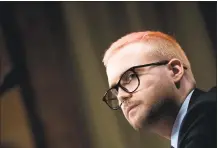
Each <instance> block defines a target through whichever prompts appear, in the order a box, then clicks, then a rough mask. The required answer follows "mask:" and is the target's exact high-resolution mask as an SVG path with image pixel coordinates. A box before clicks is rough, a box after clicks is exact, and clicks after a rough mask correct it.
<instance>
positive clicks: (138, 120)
mask: <svg viewBox="0 0 218 148" xmlns="http://www.w3.org/2000/svg"><path fill="white" fill-rule="evenodd" d="M145 115H146V114H145V113H143V114H142V115H136V116H135V117H134V118H132V119H130V124H131V126H132V127H133V128H134V129H135V130H137V131H138V130H140V129H142V128H144V125H145V124H144V123H145V120H146V116H145Z"/></svg>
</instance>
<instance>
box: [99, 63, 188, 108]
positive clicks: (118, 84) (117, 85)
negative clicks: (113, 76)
mask: <svg viewBox="0 0 218 148" xmlns="http://www.w3.org/2000/svg"><path fill="white" fill-rule="evenodd" d="M168 63H169V61H168V60H164V61H160V62H155V63H149V64H143V65H137V66H133V67H131V68H129V69H127V70H126V71H125V72H124V73H123V74H122V75H121V76H120V80H119V81H118V83H117V84H116V85H114V86H112V87H111V88H109V89H108V90H107V91H106V93H105V94H104V96H103V98H102V101H104V102H105V103H106V104H107V105H108V106H109V107H110V108H111V109H113V110H118V109H120V107H121V105H122V103H123V102H122V103H120V105H118V106H117V107H112V106H110V105H109V103H108V102H107V101H108V100H107V99H106V95H107V94H108V92H109V91H110V90H111V89H116V90H118V88H119V87H120V88H122V89H123V90H124V91H125V92H127V93H133V92H135V91H136V90H137V89H138V87H139V85H140V79H139V76H138V74H137V73H136V72H135V69H136V68H141V67H148V66H161V65H166V64H168ZM184 69H187V68H186V67H185V66H184ZM128 71H131V72H133V73H134V74H136V77H137V79H138V86H137V87H136V88H135V89H134V90H133V91H128V90H127V89H126V88H125V87H123V86H122V85H120V81H121V79H122V77H123V76H124V75H125V74H126V72H128ZM110 100H112V99H110Z"/></svg>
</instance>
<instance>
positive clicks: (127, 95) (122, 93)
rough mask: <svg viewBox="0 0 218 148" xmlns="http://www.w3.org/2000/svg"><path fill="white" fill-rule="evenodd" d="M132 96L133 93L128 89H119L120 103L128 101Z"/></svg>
mask: <svg viewBox="0 0 218 148" xmlns="http://www.w3.org/2000/svg"><path fill="white" fill-rule="evenodd" d="M130 97H131V93H128V92H126V91H124V90H123V89H122V88H119V89H118V95H117V98H118V100H119V102H120V103H122V102H124V101H126V100H127V99H129V98H130Z"/></svg>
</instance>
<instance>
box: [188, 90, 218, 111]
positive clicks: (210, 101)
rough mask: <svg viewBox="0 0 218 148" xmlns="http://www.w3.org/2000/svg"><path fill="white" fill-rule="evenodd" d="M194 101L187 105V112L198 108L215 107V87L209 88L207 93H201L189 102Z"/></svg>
mask: <svg viewBox="0 0 218 148" xmlns="http://www.w3.org/2000/svg"><path fill="white" fill-rule="evenodd" d="M195 91H199V89H196V90H195ZM192 99H193V100H194V101H193V103H192V104H190V105H189V109H188V111H189V110H193V109H195V108H198V107H203V106H204V107H209V106H211V105H212V106H214V107H215V106H216V105H217V104H216V102H217V87H213V88H211V89H210V90H209V91H208V92H204V93H201V94H200V95H198V97H196V98H192V97H191V100H192ZM212 106H211V107H212Z"/></svg>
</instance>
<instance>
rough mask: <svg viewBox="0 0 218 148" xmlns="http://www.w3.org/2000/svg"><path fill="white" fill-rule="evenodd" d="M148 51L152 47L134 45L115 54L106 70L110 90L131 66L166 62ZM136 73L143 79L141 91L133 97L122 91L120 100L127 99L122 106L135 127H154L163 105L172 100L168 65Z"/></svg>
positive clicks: (146, 68) (141, 69)
mask: <svg viewBox="0 0 218 148" xmlns="http://www.w3.org/2000/svg"><path fill="white" fill-rule="evenodd" d="M149 48H152V46H150V45H148V44H145V43H132V44H129V45H126V46H124V47H123V48H122V49H120V50H119V51H118V52H117V53H115V54H114V55H112V56H111V58H110V59H109V61H108V65H107V69H106V70H107V76H108V81H109V85H110V87H111V86H112V85H114V84H116V83H117V82H118V81H119V79H120V76H121V75H122V74H123V73H124V72H125V71H126V70H127V69H129V68H130V67H133V66H137V65H143V64H148V63H154V62H159V61H162V60H165V59H158V58H155V57H154V56H151V54H150V53H149V52H148V51H146V49H149ZM135 71H136V72H137V73H138V75H139V80H140V85H139V87H138V89H137V90H136V91H135V92H133V93H131V94H130V93H127V92H125V91H123V90H122V89H119V91H118V99H119V100H120V101H121V100H125V101H124V102H123V104H122V106H121V109H122V111H123V114H124V116H125V118H126V119H127V120H128V122H129V123H130V124H131V125H132V126H133V128H135V129H140V128H142V127H144V126H145V125H147V124H151V123H152V124H154V122H156V121H157V120H158V119H157V118H160V117H161V112H162V110H161V108H163V105H164V103H163V102H164V101H165V100H167V99H168V98H172V97H173V95H172V92H173V85H174V83H173V80H172V79H171V78H170V70H169V69H168V68H167V66H166V65H162V66H150V67H142V68H139V69H135ZM133 106H134V107H133ZM130 108H131V109H130Z"/></svg>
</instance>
